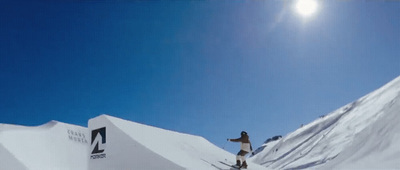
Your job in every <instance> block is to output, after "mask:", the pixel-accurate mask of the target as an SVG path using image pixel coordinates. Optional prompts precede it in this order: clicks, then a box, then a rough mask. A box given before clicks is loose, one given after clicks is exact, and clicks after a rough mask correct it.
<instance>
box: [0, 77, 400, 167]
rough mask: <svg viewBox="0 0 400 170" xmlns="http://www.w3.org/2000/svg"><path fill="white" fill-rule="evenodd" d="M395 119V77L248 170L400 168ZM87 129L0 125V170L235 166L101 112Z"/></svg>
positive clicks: (275, 146)
mask: <svg viewBox="0 0 400 170" xmlns="http://www.w3.org/2000/svg"><path fill="white" fill-rule="evenodd" d="M399 122H400V77H398V78H396V79H394V80H393V81H391V82H390V83H388V84H386V85H385V86H383V87H382V88H380V89H378V90H376V91H374V92H372V93H370V94H368V95H366V96H364V97H362V98H360V99H359V100H356V101H354V102H352V103H349V104H347V105H345V106H343V107H341V108H339V109H337V110H336V111H333V112H332V113H330V114H328V115H326V116H323V117H321V118H318V119H317V120H315V121H313V122H311V123H309V124H307V125H305V126H303V127H301V128H299V129H297V130H296V131H294V132H292V133H289V134H288V135H286V136H284V137H283V138H279V139H278V140H274V141H269V142H268V143H265V144H263V145H262V146H261V147H260V148H259V149H257V150H256V151H257V154H256V155H255V156H254V157H251V158H249V159H248V163H249V169H250V170H254V169H400V123H399ZM88 124H89V128H85V127H81V126H76V125H71V124H66V123H61V122H57V121H50V122H49V123H46V124H44V125H41V126H37V127H27V126H18V125H7V124H0V160H1V161H0V170H3V169H4V170H11V169H12V170H26V169H29V170H64V169H65V170H67V169H68V170H102V169H107V170H110V169H115V170H120V169H121V170H122V169H124V170H125V169H144V170H148V169H162V170H165V169H174V170H175V169H176V170H178V169H194V170H197V169H198V170H204V169H219V170H221V169H233V168H231V167H229V166H227V164H228V165H229V164H234V161H235V155H233V154H231V153H229V152H227V151H225V150H223V149H221V148H218V147H217V146H215V145H213V144H212V143H210V142H209V141H207V140H206V139H204V138H203V137H200V136H194V135H189V134H183V133H178V132H173V131H169V130H165V129H160V128H156V127H151V126H147V125H143V124H139V123H135V122H131V121H127V120H123V119H119V118H116V117H111V116H107V115H101V116H98V117H96V118H93V119H90V120H89V123H88ZM102 129H103V130H102ZM260 165H261V166H260Z"/></svg>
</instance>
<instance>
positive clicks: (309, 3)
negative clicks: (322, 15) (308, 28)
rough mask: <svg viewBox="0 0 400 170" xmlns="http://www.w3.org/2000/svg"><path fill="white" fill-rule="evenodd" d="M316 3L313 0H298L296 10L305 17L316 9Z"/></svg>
mask: <svg viewBox="0 0 400 170" xmlns="http://www.w3.org/2000/svg"><path fill="white" fill-rule="evenodd" d="M317 7H318V4H317V2H316V1H315V0H298V1H297V3H296V10H297V12H298V13H299V14H300V15H302V16H305V17H308V16H311V15H312V14H314V13H315V12H316V11H317Z"/></svg>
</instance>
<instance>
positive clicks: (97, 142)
mask: <svg viewBox="0 0 400 170" xmlns="http://www.w3.org/2000/svg"><path fill="white" fill-rule="evenodd" d="M105 146H106V127H102V128H99V129H95V130H92V141H91V150H92V155H91V156H90V158H91V159H99V158H105V157H106V154H105V153H103V152H104V149H105Z"/></svg>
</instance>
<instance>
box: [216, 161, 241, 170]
mask: <svg viewBox="0 0 400 170" xmlns="http://www.w3.org/2000/svg"><path fill="white" fill-rule="evenodd" d="M219 163H221V164H224V165H226V166H229V167H231V168H235V169H241V168H242V166H239V167H238V166H237V165H230V164H227V163H226V162H222V161H219Z"/></svg>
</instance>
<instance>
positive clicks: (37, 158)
mask: <svg viewBox="0 0 400 170" xmlns="http://www.w3.org/2000/svg"><path fill="white" fill-rule="evenodd" d="M88 141H89V139H88V134H87V128H84V127H80V126H75V125H70V124H65V123H61V122H56V121H50V122H49V123H47V124H44V125H41V126H37V127H26V126H16V125H6V124H0V160H1V161H0V169H4V170H11V169H12V170H25V169H31V170H55V169H57V170H64V169H65V170H67V169H76V170H84V169H87V163H88V161H87V160H88V159H87V154H86V153H87V146H88Z"/></svg>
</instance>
